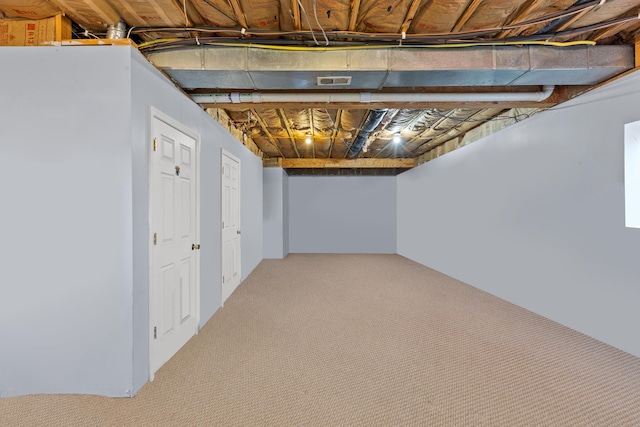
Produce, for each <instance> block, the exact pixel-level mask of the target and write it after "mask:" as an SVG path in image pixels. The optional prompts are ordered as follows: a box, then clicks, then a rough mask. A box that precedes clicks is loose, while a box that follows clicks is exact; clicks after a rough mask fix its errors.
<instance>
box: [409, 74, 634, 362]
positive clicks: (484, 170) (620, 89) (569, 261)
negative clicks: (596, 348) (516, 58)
mask: <svg viewBox="0 0 640 427" xmlns="http://www.w3.org/2000/svg"><path fill="white" fill-rule="evenodd" d="M638 87H640V74H638V73H635V74H633V75H630V76H628V77H625V78H621V79H619V80H617V81H615V82H614V83H611V84H609V85H607V86H605V87H603V88H601V89H597V90H594V91H592V92H590V93H588V94H585V95H583V96H581V97H579V98H576V99H574V100H572V101H571V102H568V103H566V104H563V105H562V106H560V107H558V108H555V109H553V110H550V111H547V112H545V113H541V114H539V115H536V116H534V117H532V118H531V119H528V120H526V121H524V122H522V123H520V124H518V125H515V126H513V127H510V128H507V129H505V130H503V131H500V132H498V133H496V134H494V135H491V136H489V137H487V138H485V139H483V140H481V141H478V142H474V143H473V144H471V145H469V146H467V147H465V148H462V149H460V150H457V151H455V152H452V153H449V154H447V155H446V156H443V157H440V158H438V159H436V160H433V161H431V162H429V163H427V164H425V165H423V166H421V167H418V168H416V169H414V170H411V171H408V172H406V173H403V174H401V175H399V176H398V253H399V254H401V255H404V256H406V257H408V258H410V259H413V260H415V261H418V262H420V263H422V264H424V265H427V266H429V267H432V268H434V269H436V270H439V271H441V272H443V273H445V274H448V275H451V276H453V277H456V278H458V279H460V280H463V281H465V282H467V283H469V284H471V285H473V286H475V287H478V288H480V289H482V290H485V291H487V292H489V293H491V294H493V295H496V296H498V297H501V298H504V299H506V300H508V301H511V302H513V303H515V304H517V305H520V306H522V307H525V308H527V309H530V310H532V311H534V312H536V313H539V314H541V315H543V316H546V317H548V318H550V319H552V320H555V321H557V322H559V323H562V324H564V325H567V326H569V327H571V328H573V329H576V330H578V331H580V332H583V333H585V334H587V335H590V336H592V337H595V338H597V339H599V340H601V341H604V342H606V343H608V344H611V345H613V346H616V347H618V348H620V349H622V350H625V351H627V352H629V353H631V354H634V355H636V356H640V340H639V339H638V325H640V310H639V309H638V302H639V301H640V263H639V262H638V248H639V247H640V230H637V229H629V228H625V221H624V188H623V145H624V138H623V131H624V124H625V123H628V122H632V121H635V120H638V119H640V112H639V110H638V108H637V106H638V105H640V92H639V91H638V90H637V88H638Z"/></svg>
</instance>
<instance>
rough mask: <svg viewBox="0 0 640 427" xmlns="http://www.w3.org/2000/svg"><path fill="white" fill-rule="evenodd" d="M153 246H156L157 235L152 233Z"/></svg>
mask: <svg viewBox="0 0 640 427" xmlns="http://www.w3.org/2000/svg"><path fill="white" fill-rule="evenodd" d="M153 244H154V245H157V244H158V233H153Z"/></svg>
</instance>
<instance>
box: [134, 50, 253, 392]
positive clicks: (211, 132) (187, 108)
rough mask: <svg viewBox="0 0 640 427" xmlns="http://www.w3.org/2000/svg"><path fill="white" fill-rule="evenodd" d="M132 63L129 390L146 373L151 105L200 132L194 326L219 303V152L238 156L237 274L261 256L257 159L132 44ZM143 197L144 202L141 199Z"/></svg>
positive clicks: (247, 270)
mask: <svg viewBox="0 0 640 427" xmlns="http://www.w3.org/2000/svg"><path fill="white" fill-rule="evenodd" d="M131 63H132V79H133V80H132V81H133V84H132V105H133V107H132V113H133V120H132V132H133V141H134V143H133V146H134V153H135V154H137V156H136V159H135V160H136V163H135V166H134V173H135V174H136V175H135V177H136V178H137V179H136V180H135V181H134V193H135V194H136V196H137V198H136V200H140V201H141V202H140V208H139V209H137V210H136V211H135V212H134V216H135V222H136V224H137V225H138V227H136V230H138V232H139V233H138V235H137V237H138V238H137V239H136V241H135V242H134V245H135V244H136V242H138V243H139V249H140V250H139V251H138V252H136V254H138V255H139V259H140V262H136V263H135V264H134V268H136V267H137V268H138V270H137V271H138V273H139V274H138V276H139V278H140V280H137V281H136V282H135V289H134V316H135V317H134V320H135V323H134V364H135V369H134V375H135V380H134V384H135V387H134V388H135V390H138V389H139V388H140V387H142V385H143V384H144V383H145V382H146V381H147V378H148V375H149V373H148V352H149V348H148V330H149V324H148V318H149V314H148V307H149V302H148V296H149V295H148V290H147V283H148V278H147V275H148V273H147V270H146V269H147V265H148V258H147V254H146V250H147V249H146V248H147V242H148V240H147V218H148V210H147V208H146V206H147V199H148V196H147V191H148V190H147V174H148V170H147V154H146V153H148V148H147V145H146V144H147V143H148V142H147V141H149V139H150V138H149V126H148V122H149V117H150V107H151V106H153V107H155V108H157V109H158V110H160V111H162V112H163V113H165V114H167V115H169V116H170V117H172V118H173V119H175V120H177V121H179V122H180V123H182V124H183V125H185V126H186V127H188V128H189V129H191V130H193V131H195V132H196V133H198V134H199V135H200V143H201V148H200V166H201V167H200V244H201V249H200V326H204V324H205V323H206V322H207V321H208V320H209V319H210V318H211V316H213V314H214V313H215V312H216V310H218V308H220V306H221V298H220V297H221V288H222V275H221V239H222V235H221V224H222V217H221V209H222V208H221V204H220V187H221V185H222V183H221V173H220V168H221V161H222V160H221V153H222V149H224V150H226V151H228V152H230V153H231V154H233V155H235V156H236V157H237V158H238V159H240V164H241V167H240V173H241V177H240V178H241V183H240V191H241V194H240V209H241V212H240V225H241V229H242V235H241V237H242V241H241V245H242V260H241V266H242V280H244V279H245V278H246V277H247V276H248V275H249V273H251V271H253V269H254V268H255V267H256V266H257V265H258V264H259V263H260V261H261V260H262V239H263V230H262V227H263V224H262V187H263V185H262V161H261V159H259V158H258V157H256V156H255V155H254V154H253V153H251V152H250V151H249V150H247V149H246V148H245V147H244V146H243V145H242V144H240V143H239V142H238V141H237V140H236V139H235V138H234V137H232V136H231V135H230V134H229V133H228V132H227V131H226V130H224V128H223V127H222V126H220V125H219V124H218V123H217V122H215V121H214V120H213V119H211V117H210V116H209V115H208V114H206V113H205V112H204V111H203V110H202V109H201V108H200V107H199V106H198V105H196V104H194V103H193V102H192V101H191V100H190V99H189V98H187V97H186V96H185V95H183V94H182V93H181V92H179V91H178V90H177V89H176V88H175V86H174V85H173V83H171V82H170V81H169V80H167V79H166V78H165V77H164V76H163V75H162V74H161V73H159V72H158V71H157V70H156V69H155V68H154V67H153V66H152V65H151V64H149V62H148V61H147V60H146V59H145V58H144V57H143V56H142V55H140V54H139V53H138V52H137V51H136V50H132V51H131ZM142 201H144V202H142Z"/></svg>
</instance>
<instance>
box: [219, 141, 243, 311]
mask: <svg viewBox="0 0 640 427" xmlns="http://www.w3.org/2000/svg"><path fill="white" fill-rule="evenodd" d="M240 238H241V235H240V161H239V160H238V159H237V158H235V157H234V156H232V155H230V154H229V153H226V152H224V151H223V153H222V302H223V303H224V301H225V300H226V299H227V298H229V296H230V295H231V294H232V293H233V291H234V290H235V289H236V288H237V287H238V285H239V284H240V277H241V274H240V268H241V266H240V255H241V253H240V248H241V239H240Z"/></svg>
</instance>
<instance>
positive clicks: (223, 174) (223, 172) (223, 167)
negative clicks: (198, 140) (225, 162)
mask: <svg viewBox="0 0 640 427" xmlns="http://www.w3.org/2000/svg"><path fill="white" fill-rule="evenodd" d="M222 175H224V166H223V167H222Z"/></svg>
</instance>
